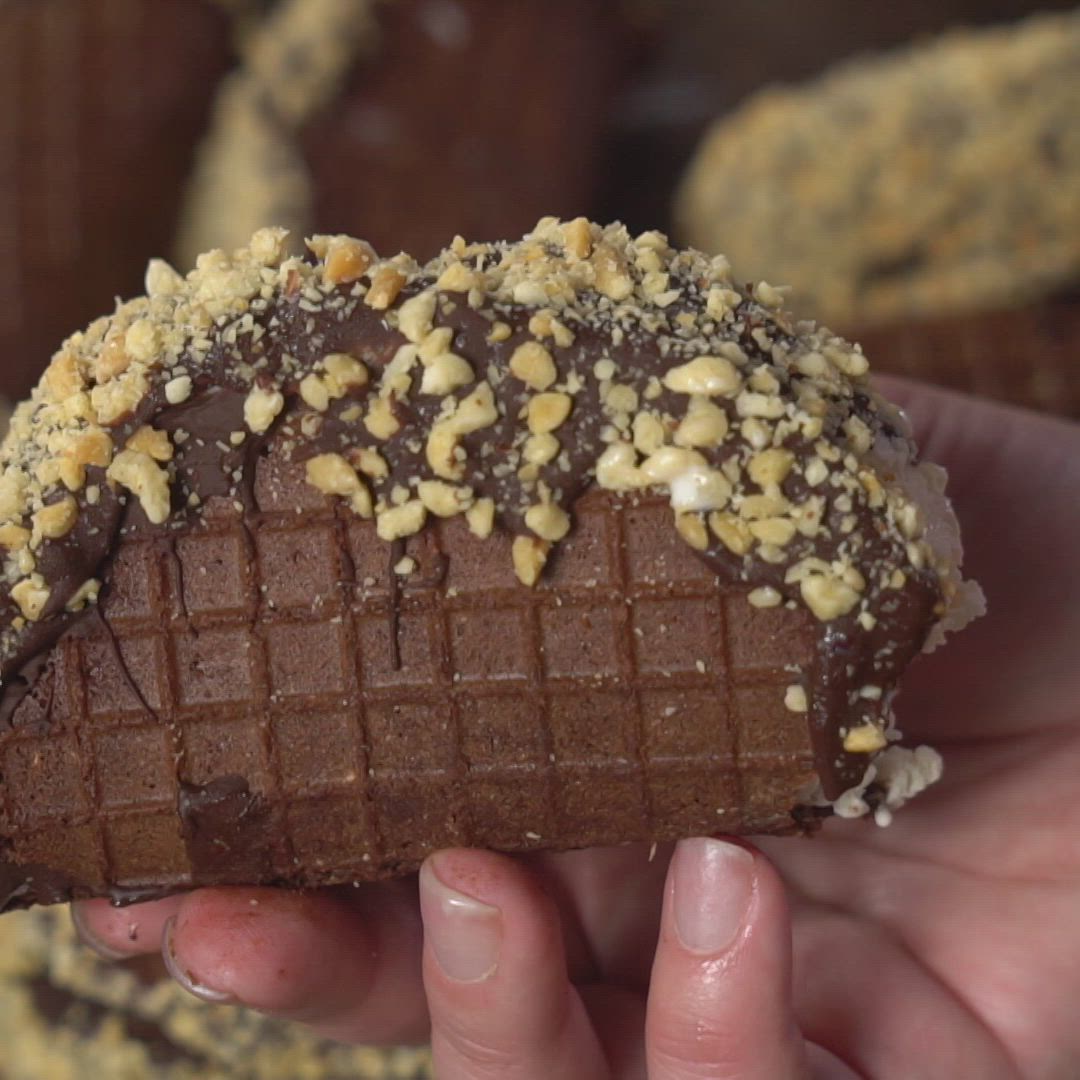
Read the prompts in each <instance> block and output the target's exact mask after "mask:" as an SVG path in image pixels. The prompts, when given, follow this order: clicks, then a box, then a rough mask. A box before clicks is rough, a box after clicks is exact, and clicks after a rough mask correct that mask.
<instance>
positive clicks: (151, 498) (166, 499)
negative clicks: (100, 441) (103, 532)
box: [105, 450, 172, 525]
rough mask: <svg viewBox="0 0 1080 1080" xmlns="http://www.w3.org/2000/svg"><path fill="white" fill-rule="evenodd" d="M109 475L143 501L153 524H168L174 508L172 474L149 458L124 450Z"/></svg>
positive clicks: (141, 504)
mask: <svg viewBox="0 0 1080 1080" xmlns="http://www.w3.org/2000/svg"><path fill="white" fill-rule="evenodd" d="M105 475H106V476H107V477H108V478H109V479H110V480H112V481H114V482H115V483H117V484H119V485H120V486H121V487H124V488H127V490H128V491H130V492H131V493H132V494H133V495H134V496H135V497H136V498H137V499H138V500H139V505H140V506H142V508H143V512H144V513H145V514H146V516H147V518H148V519H149V520H150V522H151V523H152V524H154V525H163V524H164V523H165V522H166V521H167V520H168V518H169V511H170V509H171V505H172V495H171V492H170V490H169V474H168V473H167V472H166V471H165V470H164V469H163V468H162V467H161V466H160V465H158V463H157V462H156V461H154V459H153V458H152V457H150V455H149V454H145V453H143V452H141V451H139V450H121V451H120V453H119V454H117V455H116V457H114V458H113V460H112V464H111V465H110V466H109V469H108V472H107V473H106V474H105Z"/></svg>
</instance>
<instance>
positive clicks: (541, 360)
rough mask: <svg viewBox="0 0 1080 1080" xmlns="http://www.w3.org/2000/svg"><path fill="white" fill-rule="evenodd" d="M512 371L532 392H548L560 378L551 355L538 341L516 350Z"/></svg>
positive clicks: (512, 357)
mask: <svg viewBox="0 0 1080 1080" xmlns="http://www.w3.org/2000/svg"><path fill="white" fill-rule="evenodd" d="M510 371H511V372H512V373H513V374H514V375H515V376H516V377H517V378H519V379H520V380H521V381H522V382H523V383H525V385H526V386H528V387H529V388H530V389H532V390H546V389H547V388H548V387H549V386H551V385H552V383H554V382H555V380H556V379H557V378H558V372H557V371H556V370H555V361H554V360H553V359H552V356H551V353H550V352H548V350H547V349H545V348H544V346H543V345H541V344H540V342H538V341H526V342H524V343H523V344H521V345H519V346H518V347H517V348H516V349H515V350H514V353H513V355H512V356H511V357H510Z"/></svg>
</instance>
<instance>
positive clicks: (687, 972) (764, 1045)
mask: <svg viewBox="0 0 1080 1080" xmlns="http://www.w3.org/2000/svg"><path fill="white" fill-rule="evenodd" d="M646 1045H647V1055H648V1059H649V1063H650V1069H651V1071H650V1073H649V1075H650V1076H651V1077H652V1076H655V1077H656V1078H657V1080H666V1078H668V1077H676V1076H682V1075H698V1073H699V1072H702V1071H707V1070H709V1069H714V1070H718V1071H724V1070H727V1072H730V1073H732V1074H737V1075H740V1076H746V1077H748V1078H757V1077H761V1078H765V1077H768V1078H770V1080H771V1078H777V1080H779V1078H786V1077H789V1076H796V1075H801V1074H802V1069H803V1066H804V1064H805V1061H804V1049H803V1046H802V1039H801V1037H800V1036H799V1035H798V1032H797V1029H796V1026H795V1022H794V1013H793V1011H792V1007H791V926H790V919H789V916H788V912H787V904H786V898H785V895H784V889H783V885H782V883H781V882H780V879H779V876H778V875H777V874H776V872H775V870H774V869H773V868H772V866H771V865H770V864H769V862H768V860H767V859H766V858H765V857H764V856H763V855H762V854H761V853H760V852H758V851H757V850H756V849H754V848H753V847H751V846H750V845H748V844H745V843H743V842H741V841H732V840H728V839H720V838H697V839H692V840H684V841H682V842H680V843H679V845H678V846H677V847H676V850H675V854H674V856H673V857H672V861H671V865H670V867H669V870H668V880H667V885H666V891H665V897H664V909H663V913H662V916H661V932H660V942H659V945H658V947H657V951H656V958H655V961H654V965H653V978H652V982H651V984H650V990H649V1002H648V1011H647V1019H646ZM695 1070H697V1071H695ZM727 1072H725V1075H727Z"/></svg>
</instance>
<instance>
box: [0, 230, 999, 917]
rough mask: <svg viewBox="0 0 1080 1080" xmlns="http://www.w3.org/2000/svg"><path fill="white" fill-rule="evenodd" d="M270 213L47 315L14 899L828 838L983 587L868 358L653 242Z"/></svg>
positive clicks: (8, 676) (884, 766) (5, 743)
mask: <svg viewBox="0 0 1080 1080" xmlns="http://www.w3.org/2000/svg"><path fill="white" fill-rule="evenodd" d="M284 241H285V237H284V234H283V232H282V231H280V230H263V231H261V232H259V233H257V234H256V235H255V236H254V237H253V238H252V240H251V243H250V245H249V246H248V247H246V248H244V249H241V250H239V251H237V252H235V253H233V254H232V255H228V254H226V253H224V252H222V251H215V252H211V253H209V254H207V255H204V256H203V257H202V258H201V259H200V260H199V262H198V265H197V267H196V269H195V270H193V271H192V272H191V273H190V274H189V275H188V276H187V277H186V278H185V277H181V276H180V275H178V274H177V273H175V272H174V271H173V270H172V269H170V268H169V267H168V266H167V265H165V264H164V263H160V262H154V263H152V264H151V266H150V268H149V270H148V273H147V295H146V296H145V297H143V298H140V299H137V300H134V301H131V302H129V303H125V304H121V305H120V306H118V308H117V309H116V311H115V312H114V313H113V314H112V315H111V316H109V317H107V318H103V319H101V320H99V321H98V322H96V323H95V324H93V325H92V326H91V327H90V328H89V329H88V330H86V331H85V332H84V333H80V334H76V335H75V336H73V337H72V338H70V339H69V340H68V341H67V342H66V343H65V344H64V345H63V346H62V347H61V349H60V351H59V352H58V353H57V354H56V356H55V358H54V359H53V362H52V364H51V365H50V367H49V369H48V370H47V371H46V373H45V375H44V377H43V378H42V380H41V383H40V385H39V386H38V388H37V389H36V391H35V392H34V395H33V397H32V399H31V400H30V401H28V402H24V403H23V404H22V405H20V406H19V407H18V408H17V410H16V412H15V414H14V417H13V419H12V426H11V430H10V432H9V434H8V437H7V439H6V441H5V443H4V445H3V450H2V459H0V460H2V465H3V474H2V477H0V545H2V547H3V556H4V561H3V566H4V579H3V583H2V586H0V628H2V630H0V677H2V680H3V682H2V698H0V910H3V909H5V908H13V907H22V906H28V905H31V904H34V903H49V902H59V901H63V900H67V899H70V898H73V897H87V896H97V895H107V896H111V897H113V898H114V899H115V900H118V901H124V900H135V899H140V898H145V897H150V896H155V895H162V894H165V893H168V892H171V891H175V890H180V889H187V888H191V887H195V886H200V885H207V884H217V883H237V884H239V883H246V884H257V883H260V884H269V883H273V884H280V885H286V886H317V885H324V884H331V883H339V882H348V881H359V880H368V879H375V878H379V877H385V876H389V875H393V874H398V873H403V872H407V871H409V870H412V869H415V868H416V866H417V865H418V864H419V862H420V861H421V860H422V859H423V857H424V856H425V854H426V853H428V852H429V851H431V850H433V849H436V848H439V847H444V846H447V845H473V846H485V847H491V848H496V849H501V850H507V851H522V850H529V849H537V848H573V847H581V846H588V845H594V844H611V843H621V842H628V841H637V840H641V841H662V840H668V839H672V838H675V837H678V836H683V835H691V834H698V833H702V832H716V831H717V830H724V831H726V832H732V833H745V832H759V833H760V832H765V833H768V832H773V833H775V832H790V831H792V830H795V829H798V828H802V829H811V828H813V827H814V825H815V824H816V823H817V822H818V821H819V820H820V819H821V818H822V816H824V815H827V814H831V813H836V814H841V815H844V816H858V815H864V814H872V815H873V816H874V817H875V818H876V819H877V820H878V821H879V822H881V823H884V822H887V820H888V818H889V816H890V814H891V812H892V811H893V810H894V809H895V808H896V807H898V806H899V805H900V804H901V803H902V802H903V801H904V800H905V799H906V798H908V797H909V796H911V795H913V794H915V793H917V792H918V790H920V789H921V788H922V787H924V786H926V785H927V784H928V783H931V782H933V781H934V780H935V779H936V778H937V776H938V775H939V774H940V767H941V762H940V758H939V757H938V755H937V754H936V753H935V752H934V751H933V750H932V749H930V748H928V747H916V748H905V747H903V746H902V745H901V744H900V742H899V733H898V732H897V731H896V729H895V724H894V721H893V714H892V701H893V696H894V693H895V688H896V685H897V682H898V680H899V678H900V676H901V673H902V672H903V670H904V668H905V667H906V666H907V664H908V663H909V662H910V660H911V659H912V658H913V657H914V656H915V655H916V654H917V653H918V652H919V651H920V650H922V649H924V648H928V647H932V646H933V645H935V644H937V642H938V641H939V640H940V639H941V637H942V636H943V633H944V631H946V630H948V629H952V628H956V627H958V626H960V625H962V623H963V622H964V621H965V620H966V619H967V618H968V617H969V616H970V615H971V614H972V613H973V612H975V611H977V609H978V605H979V602H980V601H979V595H978V590H977V588H976V587H974V586H972V585H970V584H968V583H964V582H963V581H962V580H961V577H960V575H959V570H958V563H959V543H958V536H957V532H956V527H955V520H954V518H953V515H952V513H951V510H950V508H949V506H948V504H947V501H946V500H945V498H944V495H943V493H942V492H943V474H942V473H941V472H940V470H938V469H936V468H934V467H933V466H931V465H927V464H920V463H918V461H917V457H916V453H915V448H914V446H913V444H912V442H911V440H910V437H909V434H908V432H907V428H906V424H905V421H904V418H903V417H902V415H901V414H900V413H899V411H898V410H896V409H894V408H892V407H891V406H889V405H888V404H886V403H885V402H884V401H883V400H881V398H880V397H878V396H877V395H876V394H875V393H874V391H873V390H872V389H871V387H870V385H869V383H868V381H867V362H866V359H865V357H864V356H863V355H862V353H861V351H860V350H859V349H858V348H854V347H852V346H850V345H848V344H847V343H845V342H844V341H842V340H841V339H839V338H837V337H835V336H834V335H832V334H831V333H829V332H828V331H827V330H825V329H823V328H820V327H817V326H815V325H813V324H809V323H804V324H795V323H793V322H792V321H791V320H790V319H789V318H788V316H787V315H786V314H785V313H784V311H783V309H782V296H781V293H780V291H779V290H777V289H775V288H773V287H771V286H769V285H768V284H766V283H764V282H760V283H758V284H757V285H756V286H754V287H752V288H747V289H743V288H740V287H738V286H737V285H736V284H735V282H734V279H733V277H732V275H731V271H730V268H729V266H728V264H727V262H726V261H725V260H724V259H722V258H708V257H706V256H703V255H701V254H699V253H696V252H692V251H682V252H681V251H676V250H673V249H672V248H671V247H670V246H669V245H668V243H667V241H666V239H665V238H664V237H663V236H661V235H660V234H658V233H646V234H644V235H641V236H638V237H636V238H631V237H630V236H629V235H628V234H627V232H626V231H625V230H624V229H622V228H621V227H618V226H610V227H607V228H601V227H600V226H597V225H593V224H590V223H588V222H586V221H585V220H583V219H578V220H575V221H572V222H569V223H566V224H563V223H560V222H558V221H556V220H554V219H547V220H544V221H542V222H540V224H539V225H538V226H537V228H536V229H535V230H534V231H533V232H532V233H531V234H530V235H528V236H527V237H525V238H524V240H522V241H520V242H518V243H513V244H469V243H466V242H465V241H463V240H461V239H460V238H459V239H456V240H455V241H454V242H453V244H452V245H451V246H450V247H449V248H448V249H447V250H446V251H444V252H443V253H442V254H441V255H440V256H438V257H437V258H436V259H434V260H432V261H431V262H429V263H428V264H426V265H419V264H417V263H416V262H415V261H413V260H412V259H410V258H409V257H407V256H405V255H399V256H397V257H395V258H392V259H381V258H379V257H378V256H377V255H376V253H375V252H374V251H373V250H372V249H371V248H370V247H369V246H368V245H366V244H365V243H363V242H361V241H358V240H355V239H352V238H349V237H345V236H319V237H315V238H313V239H311V240H309V241H308V248H309V255H308V256H307V257H304V258H298V257H293V256H289V255H288V254H287V253H286V250H285V246H284Z"/></svg>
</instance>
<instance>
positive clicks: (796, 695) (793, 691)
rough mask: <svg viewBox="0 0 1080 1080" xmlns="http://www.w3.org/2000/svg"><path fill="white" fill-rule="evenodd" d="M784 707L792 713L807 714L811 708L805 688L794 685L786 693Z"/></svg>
mask: <svg viewBox="0 0 1080 1080" xmlns="http://www.w3.org/2000/svg"><path fill="white" fill-rule="evenodd" d="M784 706H785V708H787V709H789V710H790V711H791V712H795V713H804V712H806V711H807V710H808V709H809V707H810V703H809V701H807V698H806V689H805V687H802V686H800V685H799V684H798V683H792V684H791V685H790V686H789V687H788V688H787V690H786V691H785V692H784Z"/></svg>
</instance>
